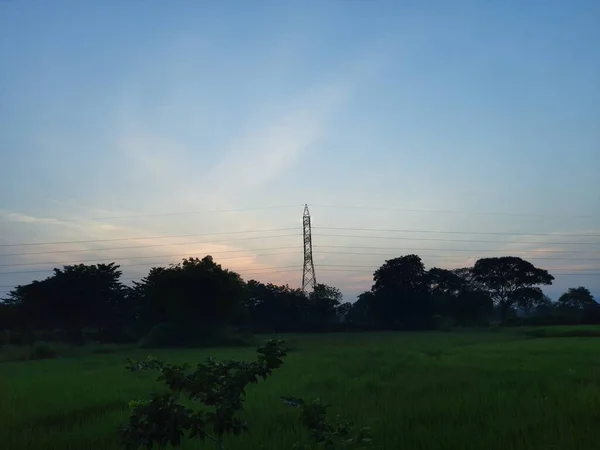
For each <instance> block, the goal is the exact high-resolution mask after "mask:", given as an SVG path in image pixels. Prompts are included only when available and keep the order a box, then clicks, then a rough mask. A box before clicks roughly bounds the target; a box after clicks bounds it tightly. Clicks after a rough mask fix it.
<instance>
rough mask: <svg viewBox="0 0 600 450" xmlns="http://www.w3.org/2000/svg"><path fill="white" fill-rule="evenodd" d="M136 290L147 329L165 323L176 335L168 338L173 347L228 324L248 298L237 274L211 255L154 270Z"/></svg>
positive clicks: (187, 259)
mask: <svg viewBox="0 0 600 450" xmlns="http://www.w3.org/2000/svg"><path fill="white" fill-rule="evenodd" d="M135 291H136V292H135V297H136V299H137V302H138V308H139V312H140V317H141V319H142V321H143V322H144V323H145V325H146V329H149V328H150V327H152V326H157V325H159V324H168V325H169V326H170V328H169V332H173V333H176V336H172V337H171V338H169V339H168V340H170V341H171V342H169V343H170V344H173V345H174V344H184V343H187V342H186V341H189V343H191V342H192V341H193V340H196V339H199V338H201V337H204V336H206V334H207V333H212V332H214V331H215V330H217V329H220V328H222V327H223V326H225V325H226V324H228V323H230V322H231V320H232V318H233V317H235V315H236V314H238V313H239V311H240V309H241V308H242V306H243V301H244V299H245V298H246V296H247V292H246V288H245V284H244V282H243V280H242V278H241V277H240V275H239V274H237V273H236V272H233V271H230V270H227V269H223V268H222V267H221V266H220V265H219V264H217V263H216V262H215V261H214V260H213V258H212V257H211V256H206V257H204V258H202V259H199V258H186V259H183V261H182V262H181V263H179V264H174V265H171V266H170V267H168V268H163V267H154V268H152V269H151V270H150V272H149V273H148V275H147V276H146V277H145V278H144V279H142V281H141V282H140V283H135ZM159 340H160V339H159ZM157 344H159V342H157Z"/></svg>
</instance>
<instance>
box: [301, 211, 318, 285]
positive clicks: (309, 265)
mask: <svg viewBox="0 0 600 450" xmlns="http://www.w3.org/2000/svg"><path fill="white" fill-rule="evenodd" d="M302 224H303V230H304V233H303V234H304V268H303V269H302V291H304V292H306V287H307V286H312V288H313V290H314V289H315V286H316V284H317V277H316V275H315V263H314V261H313V256H312V236H311V229H310V213H309V212H308V205H304V215H303V216H302Z"/></svg>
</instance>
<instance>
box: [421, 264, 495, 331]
mask: <svg viewBox="0 0 600 450" xmlns="http://www.w3.org/2000/svg"><path fill="white" fill-rule="evenodd" d="M428 274H429V283H430V290H431V295H432V296H433V300H434V304H435V312H436V313H437V314H439V315H441V316H445V317H452V318H453V319H454V320H455V322H456V324H457V325H463V326H467V325H476V324H481V323H484V322H485V321H486V320H487V319H488V318H489V317H490V315H491V312H492V309H493V302H492V299H491V298H490V296H489V295H488V294H487V293H486V292H484V291H482V290H481V289H479V288H478V285H477V284H475V283H473V282H472V279H471V276H470V274H471V270H470V269H458V270H446V269H439V268H437V267H434V268H432V269H430V270H429V272H428Z"/></svg>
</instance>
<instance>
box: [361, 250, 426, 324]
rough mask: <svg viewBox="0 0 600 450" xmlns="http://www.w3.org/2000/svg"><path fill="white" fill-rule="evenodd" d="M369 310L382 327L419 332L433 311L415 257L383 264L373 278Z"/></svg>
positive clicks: (421, 268)
mask: <svg viewBox="0 0 600 450" xmlns="http://www.w3.org/2000/svg"><path fill="white" fill-rule="evenodd" d="M373 281H374V284H373V287H372V288H371V291H372V292H373V294H374V297H373V302H372V307H373V310H374V312H375V313H376V314H377V315H378V318H379V320H380V321H381V323H382V324H383V325H384V326H386V327H392V326H394V323H398V324H400V325H401V326H402V327H404V328H422V327H424V326H427V321H428V320H430V319H431V316H432V313H433V308H432V301H431V300H432V299H431V296H430V293H429V277H428V275H427V271H426V270H425V266H424V265H423V262H422V261H421V258H419V257H418V256H417V255H406V256H401V257H398V258H394V259H390V260H386V261H385V263H384V264H383V265H382V266H381V267H380V268H379V269H377V270H376V271H375V273H374V274H373Z"/></svg>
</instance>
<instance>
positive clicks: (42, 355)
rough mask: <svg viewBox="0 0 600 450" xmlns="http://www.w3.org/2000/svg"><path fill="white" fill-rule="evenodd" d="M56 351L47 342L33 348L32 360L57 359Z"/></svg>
mask: <svg viewBox="0 0 600 450" xmlns="http://www.w3.org/2000/svg"><path fill="white" fill-rule="evenodd" d="M56 356H57V352H56V349H55V348H54V347H53V346H52V345H50V344H47V343H45V342H40V343H37V344H35V345H34V346H33V347H32V348H31V353H30V356H29V357H30V359H51V358H56Z"/></svg>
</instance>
